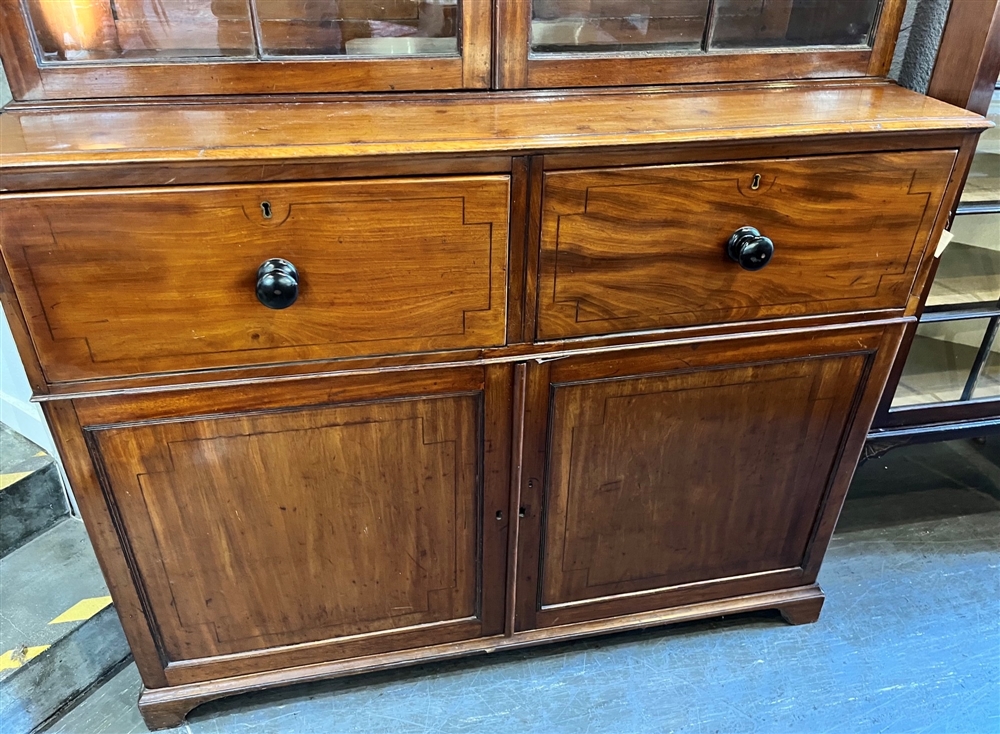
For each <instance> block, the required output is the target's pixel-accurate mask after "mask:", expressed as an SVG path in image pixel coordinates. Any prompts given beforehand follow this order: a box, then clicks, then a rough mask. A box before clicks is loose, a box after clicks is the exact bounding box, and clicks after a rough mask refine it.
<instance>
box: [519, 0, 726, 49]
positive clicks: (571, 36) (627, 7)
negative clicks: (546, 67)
mask: <svg viewBox="0 0 1000 734" xmlns="http://www.w3.org/2000/svg"><path fill="white" fill-rule="evenodd" d="M708 8H709V0H532V8H531V49H532V51H536V52H541V53H546V52H559V51H563V52H566V51H570V52H574V53H582V52H605V53H608V52H614V51H676V50H690V49H693V50H695V51H700V50H701V42H702V38H703V36H704V35H705V26H706V24H707V22H708Z"/></svg>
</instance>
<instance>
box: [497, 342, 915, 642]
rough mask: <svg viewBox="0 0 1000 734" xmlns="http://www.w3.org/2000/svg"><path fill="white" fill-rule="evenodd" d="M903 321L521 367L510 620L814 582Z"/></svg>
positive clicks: (537, 621) (586, 614)
mask: <svg viewBox="0 0 1000 734" xmlns="http://www.w3.org/2000/svg"><path fill="white" fill-rule="evenodd" d="M898 331H899V330H898V328H895V327H894V330H893V332H892V333H891V334H886V333H884V332H883V329H882V327H875V328H866V329H860V330H852V331H850V332H847V333H845V332H840V333H837V332H831V333H827V334H812V335H800V336H790V337H776V336H763V337H759V338H756V339H747V340H745V341H737V342H729V343H724V342H723V343H709V344H706V343H700V344H698V343H695V344H689V345H681V346H669V347H662V348H653V349H642V350H637V351H632V352H618V353H612V354H610V355H601V356H595V357H584V358H575V359H566V360H562V361H555V362H550V363H544V364H542V365H532V366H531V367H530V368H529V376H528V381H527V393H526V395H527V398H526V405H527V420H526V424H525V446H524V456H525V459H524V470H523V471H524V474H523V477H522V481H521V486H520V491H521V496H520V504H521V508H522V509H521V512H522V519H521V521H520V522H521V525H520V529H519V539H520V540H519V549H518V582H517V583H518V586H517V620H516V623H517V627H518V629H530V628H532V627H547V626H553V625H558V624H564V623H571V622H579V621H584V620H587V619H593V618H599V617H609V616H618V615H622V614H629V613H636V612H643V611H649V610H652V609H659V608H667V607H673V606H679V605H683V604H690V603H696V602H702V601H708V600H712V599H720V598H724V597H732V596H738V595H741V594H748V593H756V592H762V591H770V590H774V589H778V588H790V587H795V586H800V585H804V584H810V583H812V582H814V581H815V578H816V573H817V571H818V568H819V562H820V559H821V557H822V555H823V551H824V549H825V547H826V543H827V542H828V540H829V536H830V533H831V532H832V528H833V523H834V522H835V521H836V516H837V514H838V512H839V508H840V504H841V501H842V499H843V496H844V493H845V492H846V490H847V484H848V483H849V481H850V477H851V474H852V473H853V470H854V465H855V462H856V459H857V455H858V452H859V451H860V449H861V445H862V443H863V440H864V436H865V434H866V433H867V429H868V424H869V422H870V420H871V414H872V413H873V411H874V405H875V402H876V401H877V397H878V394H879V391H880V389H881V386H882V383H883V382H884V379H885V373H886V370H887V368H888V364H889V362H890V361H891V357H892V354H893V352H894V350H895V345H896V343H897V342H898V338H899V336H898ZM882 339H885V342H884V348H883V349H882V352H883V354H881V355H880V354H879V350H880V340H882ZM878 356H881V357H882V358H881V359H878V358H877V357H878Z"/></svg>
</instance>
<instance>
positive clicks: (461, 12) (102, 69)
mask: <svg viewBox="0 0 1000 734" xmlns="http://www.w3.org/2000/svg"><path fill="white" fill-rule="evenodd" d="M0 8H2V11H3V13H2V20H3V22H4V26H5V30H4V33H3V34H2V36H3V41H4V45H3V47H2V51H3V60H4V65H5V67H6V68H7V71H8V74H10V76H11V85H12V87H13V90H14V94H15V97H16V98H18V99H39V98H46V99H63V98H79V97H119V96H136V97H138V96H160V95H176V94H273V93H280V92H343V91H383V90H432V89H459V88H480V87H486V86H487V85H488V83H489V67H490V14H491V0H379V2H371V1H370V0H23V2H19V0H0Z"/></svg>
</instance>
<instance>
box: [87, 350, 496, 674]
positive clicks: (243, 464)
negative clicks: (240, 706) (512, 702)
mask: <svg viewBox="0 0 1000 734" xmlns="http://www.w3.org/2000/svg"><path fill="white" fill-rule="evenodd" d="M509 397H510V368H509V367H496V368H490V369H489V370H487V369H484V368H482V367H476V368H455V369H451V370H429V371H418V372H415V373H412V374H410V373H406V374H403V375H400V374H399V373H397V374H395V375H394V376H393V377H392V378H391V379H384V380H379V379H376V378H372V377H371V376H362V377H356V376H350V377H344V378H331V379H325V380H311V381H305V382H290V383H285V384H284V385H270V386H264V387H254V388H212V389H206V390H199V391H195V392H192V393H165V394H160V395H154V396H144V397H131V398H107V399H95V400H83V401H77V412H78V415H79V418H80V421H81V423H82V425H83V426H84V435H85V436H86V439H87V443H88V445H89V447H90V453H91V456H92V458H93V460H94V462H95V464H96V466H97V467H98V475H99V476H101V477H102V478H103V482H102V483H103V487H102V493H103V495H104V497H106V504H107V508H106V509H104V508H100V510H99V512H100V513H103V512H105V511H106V512H109V513H110V516H111V517H115V518H118V526H117V530H118V538H117V542H118V543H120V544H121V546H122V548H123V550H124V555H125V557H126V558H128V559H130V564H131V568H130V571H129V572H130V574H131V579H132V584H133V585H134V588H135V591H136V593H137V594H138V597H139V598H140V599H143V600H145V604H144V605H145V607H146V610H147V611H146V619H147V621H146V624H148V627H149V629H148V631H147V632H144V633H142V634H148V635H151V636H152V639H153V640H155V647H156V648H157V653H158V657H159V659H160V660H161V661H164V662H165V665H166V680H167V681H168V682H169V683H171V684H180V683H186V682H192V681H196V680H206V679H211V678H217V677H228V676H233V675H239V674H243V673H249V672H256V671H262V670H269V669H277V668H285V667H290V666H294V665H304V664H309V663H315V662H321V661H330V660H337V659H342V658H349V657H357V656H362V655H370V654H376V653H381V652H387V651H395V650H405V649H408V648H415V647H422V646H426V645H433V644H441V643H448V642H456V641H461V640H467V639H471V638H476V637H481V636H489V635H493V634H498V633H501V632H502V631H503V608H504V594H505V558H506V514H507V512H506V510H507V507H508V482H507V476H508V473H507V466H508V463H509V458H508V457H509V427H510V406H509ZM83 494H84V495H87V496H84V497H81V505H84V506H85V513H86V512H87V511H88V510H89V511H90V512H91V513H93V512H95V510H94V509H93V508H94V502H98V500H95V499H94V498H93V496H92V495H89V494H88V492H87V490H86V488H84V490H83ZM88 520H89V521H91V522H99V519H98V520H94V518H93V517H90V518H88ZM95 537H96V538H98V539H100V537H101V536H100V534H99V533H96V534H95ZM99 550H101V549H100V548H99ZM106 555H110V551H109V552H108V553H107V554H106ZM115 586H116V585H115V584H112V589H113V590H114V588H115ZM130 623H131V624H141V622H137V621H135V620H131V621H130ZM133 632H134V631H133ZM133 637H134V634H133ZM133 646H134V647H135V645H133ZM137 657H138V655H137ZM144 662H146V663H147V664H148V661H144Z"/></svg>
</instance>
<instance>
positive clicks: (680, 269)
mask: <svg viewBox="0 0 1000 734" xmlns="http://www.w3.org/2000/svg"><path fill="white" fill-rule="evenodd" d="M955 155H956V154H955V151H953V150H940V151H917V152H907V153H870V154H865V155H838V156H823V157H815V158H798V159H784V160H756V161H745V162H739V163H717V164H700V165H677V166H655V167H652V166H651V167H643V168H623V169H606V170H586V171H566V172H552V173H547V174H545V177H544V189H543V212H542V230H541V243H540V247H541V252H540V258H539V285H538V293H539V299H538V321H537V336H538V338H539V339H543V340H545V339H559V338H565V337H575V336H585V335H591V334H607V333H613V332H622V331H632V330H639V329H656V328H669V327H679V326H689V325H696V324H712V323H719V322H724V321H742V320H750V319H762V318H773V317H782V316H797V315H807V314H820V313H831V312H847V311H859V310H870V309H885V308H899V307H903V306H904V305H905V304H906V301H907V296H908V295H909V292H910V288H911V287H912V284H913V280H914V277H915V274H916V270H917V266H918V265H919V262H920V259H921V253H922V252H923V248H924V245H925V244H926V242H927V239H928V237H929V236H930V232H931V229H932V227H933V224H934V221H935V217H936V215H937V212H938V208H939V207H940V204H941V199H942V196H943V194H944V190H945V187H946V186H947V184H948V180H949V177H950V174H951V169H952V166H953V164H954V162H955ZM744 226H751V227H754V228H756V229H758V230H759V231H760V232H761V233H762V234H763V235H765V236H766V237H768V238H770V239H771V240H773V242H774V248H775V249H774V256H773V259H772V260H771V262H770V263H769V264H768V265H767V266H766V267H765V268H764V269H762V270H758V271H756V272H748V271H745V270H742V269H741V268H740V266H739V265H738V264H737V263H736V262H734V261H732V260H731V259H730V258H729V256H728V255H727V251H726V244H727V241H728V240H729V238H730V236H731V235H732V234H733V233H734V232H735V231H736V230H737V229H738V228H740V227H744Z"/></svg>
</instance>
